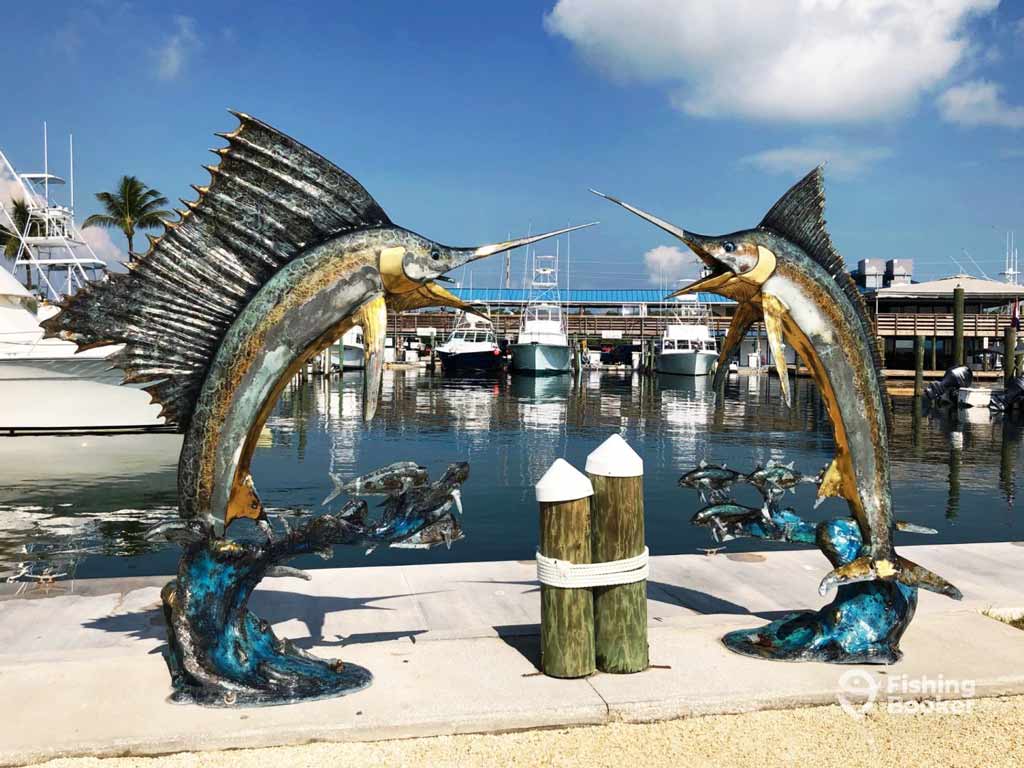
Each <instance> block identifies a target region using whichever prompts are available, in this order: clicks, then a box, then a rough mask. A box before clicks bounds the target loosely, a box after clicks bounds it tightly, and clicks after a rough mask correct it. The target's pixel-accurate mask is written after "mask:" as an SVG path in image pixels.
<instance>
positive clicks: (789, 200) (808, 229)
mask: <svg viewBox="0 0 1024 768" xmlns="http://www.w3.org/2000/svg"><path fill="white" fill-rule="evenodd" d="M758 226H759V227H762V228H765V229H770V230H772V231H774V232H776V233H778V234H780V235H782V236H783V237H785V238H786V239H787V240H789V241H790V242H791V243H793V244H794V245H796V246H799V248H800V249H801V250H802V251H803V252H804V253H805V254H807V255H808V256H809V257H810V258H811V259H813V260H814V261H816V262H817V263H818V264H820V265H821V266H822V267H823V268H824V269H825V271H826V272H828V273H829V274H830V275H831V276H832V278H833V279H834V280H835V281H836V282H837V283H838V284H839V287H840V288H841V289H842V290H843V293H844V294H846V296H847V298H848V299H849V300H850V303H851V304H852V305H853V308H854V311H855V312H856V314H857V318H858V319H859V320H860V323H861V326H862V327H863V329H864V333H865V334H866V336H867V338H868V339H869V343H868V346H869V347H870V350H871V357H872V360H873V362H874V364H875V370H876V371H878V381H879V389H880V390H881V391H880V397H881V399H882V405H883V407H884V408H885V411H886V419H887V421H888V423H889V426H890V427H891V426H892V406H891V404H890V401H889V393H888V392H887V391H886V388H885V382H884V374H883V373H882V355H881V351H880V349H879V346H878V345H879V340H878V338H877V337H876V335H875V328H874V325H873V323H872V322H871V317H870V315H868V308H867V305H866V304H865V303H864V297H863V296H862V295H861V293H860V290H859V289H858V288H857V284H856V283H855V282H854V281H853V278H852V277H850V274H849V273H848V272H847V271H846V265H845V263H844V262H843V257H842V256H840V255H839V252H838V251H837V250H836V249H835V246H834V245H832V238H831V236H830V235H829V233H828V229H827V228H826V226H825V180H824V174H823V173H822V166H820V165H819V166H818V167H817V168H815V169H814V170H813V171H811V172H810V173H808V174H807V175H806V176H804V177H803V178H802V179H800V181H798V182H797V183H796V184H794V185H793V186H792V187H790V188H789V190H788V191H787V192H786V194H784V195H783V196H782V197H780V198H779V200H778V202H776V203H775V205H773V206H772V208H771V210H770V211H768V213H766V214H765V217H764V218H763V219H762V220H761V223H760V224H759V225H758Z"/></svg>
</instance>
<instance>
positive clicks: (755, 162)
mask: <svg viewBox="0 0 1024 768" xmlns="http://www.w3.org/2000/svg"><path fill="white" fill-rule="evenodd" d="M888 157H892V150H891V149H889V148H888V147H848V146H843V145H841V144H838V143H835V142H830V141H821V142H818V143H816V144H805V145H801V146H792V147H776V148H775V149H766V150H763V151H761V152H756V153H754V154H752V155H747V156H746V157H742V158H740V163H742V164H744V165H750V166H753V167H754V168H757V169H759V170H761V171H764V172H765V173H775V174H785V175H787V176H803V174H805V173H807V172H808V171H809V170H810V169H811V168H814V167H815V166H816V165H820V164H821V163H827V164H828V167H827V169H826V170H827V172H828V175H829V176H830V177H831V178H835V179H853V178H856V177H858V176H860V175H861V174H863V173H864V172H865V171H867V170H868V168H870V167H871V166H872V165H874V164H875V163H877V162H879V161H881V160H885V159H886V158H888Z"/></svg>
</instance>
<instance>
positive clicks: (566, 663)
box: [534, 459, 595, 678]
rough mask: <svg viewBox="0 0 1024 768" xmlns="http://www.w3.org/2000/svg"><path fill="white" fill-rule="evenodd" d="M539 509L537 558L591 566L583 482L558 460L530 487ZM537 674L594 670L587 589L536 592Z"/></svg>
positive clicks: (576, 472) (587, 491)
mask: <svg viewBox="0 0 1024 768" xmlns="http://www.w3.org/2000/svg"><path fill="white" fill-rule="evenodd" d="M534 490H535V492H536V494H537V502H538V504H539V505H540V553H541V554H542V555H544V556H545V557H552V558H557V559H558V560H565V561H568V562H570V563H574V564H577V565H579V564H583V563H590V562H591V525H590V518H591V512H590V497H591V496H592V495H593V493H594V491H593V488H592V487H591V484H590V481H589V480H588V479H587V477H586V476H585V475H584V474H583V473H581V472H580V471H579V470H577V469H576V468H575V467H573V466H572V465H571V464H569V463H568V462H567V461H565V460H564V459H556V460H555V463H554V464H552V465H551V467H550V468H549V469H548V471H547V472H545V473H544V476H543V477H542V478H541V479H540V481H538V483H537V485H536V486H534ZM540 659H541V671H542V672H544V674H545V675H549V676H551V677H563V678H571V677H586V676H587V675H591V674H593V673H594V670H595V654H594V598H593V595H592V594H591V592H590V590H589V589H563V588H561V587H549V586H547V585H546V584H542V585H541V588H540Z"/></svg>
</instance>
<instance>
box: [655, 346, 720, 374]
mask: <svg viewBox="0 0 1024 768" xmlns="http://www.w3.org/2000/svg"><path fill="white" fill-rule="evenodd" d="M717 359H718V355H717V354H716V353H714V352H702V351H685V352H675V353H671V352H670V353H665V352H662V353H660V354H658V355H656V356H655V358H654V369H655V370H656V371H657V372H658V373H671V374H675V375H677V376H707V375H708V374H709V373H711V366H712V365H713V364H714V362H715V360H717Z"/></svg>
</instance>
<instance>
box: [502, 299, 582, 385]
mask: <svg viewBox="0 0 1024 768" xmlns="http://www.w3.org/2000/svg"><path fill="white" fill-rule="evenodd" d="M570 359H571V354H570V351H569V337H568V336H567V335H566V332H565V319H564V318H563V317H562V308H561V306H559V305H558V304H546V303H545V304H529V305H527V307H526V311H525V313H524V314H523V326H522V328H521V329H520V331H519V336H518V337H517V338H516V343H515V344H513V345H512V370H513V371H516V372H522V373H566V372H568V370H569V363H570Z"/></svg>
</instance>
